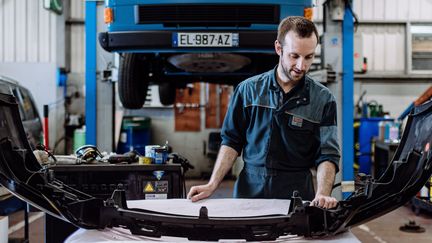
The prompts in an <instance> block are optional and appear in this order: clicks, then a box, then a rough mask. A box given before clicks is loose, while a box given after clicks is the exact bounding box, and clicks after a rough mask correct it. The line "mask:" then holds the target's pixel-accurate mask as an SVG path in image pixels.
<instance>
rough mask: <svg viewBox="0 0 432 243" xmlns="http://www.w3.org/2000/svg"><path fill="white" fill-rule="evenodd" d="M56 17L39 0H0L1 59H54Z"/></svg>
mask: <svg viewBox="0 0 432 243" xmlns="http://www.w3.org/2000/svg"><path fill="white" fill-rule="evenodd" d="M79 2H81V1H79ZM56 19H57V15H56V14H54V13H51V12H49V11H47V10H45V9H44V8H43V1H42V0H0V21H1V22H0V62H56V59H57V58H56V56H57V55H56V54H55V51H56V50H55V48H56V44H57V43H56V38H55V35H56V32H57V29H56V27H57V24H56Z"/></svg>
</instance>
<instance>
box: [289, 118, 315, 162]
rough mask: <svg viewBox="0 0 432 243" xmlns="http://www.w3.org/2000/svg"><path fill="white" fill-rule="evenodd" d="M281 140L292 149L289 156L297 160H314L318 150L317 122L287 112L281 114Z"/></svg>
mask: <svg viewBox="0 0 432 243" xmlns="http://www.w3.org/2000/svg"><path fill="white" fill-rule="evenodd" d="M282 120H283V125H282V124H281V125H282V127H283V128H282V130H284V132H283V134H282V138H281V140H282V141H284V143H286V144H288V145H289V147H290V148H291V149H292V150H291V151H290V152H291V155H290V157H291V158H296V160H298V161H308V162H312V161H314V158H315V156H316V154H317V152H318V150H319V144H320V140H319V124H318V123H314V122H312V121H308V120H306V119H304V118H302V117H299V116H296V115H292V114H289V113H284V114H283V118H282Z"/></svg>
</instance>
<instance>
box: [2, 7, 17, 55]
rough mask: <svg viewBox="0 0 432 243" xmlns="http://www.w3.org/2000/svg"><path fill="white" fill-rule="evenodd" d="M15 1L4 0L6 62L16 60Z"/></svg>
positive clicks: (4, 48)
mask: <svg viewBox="0 0 432 243" xmlns="http://www.w3.org/2000/svg"><path fill="white" fill-rule="evenodd" d="M14 8H15V1H4V2H3V8H2V10H3V20H4V25H3V27H4V33H5V35H4V45H3V50H2V51H3V53H4V57H3V58H4V60H5V61H6V62H13V61H15V18H14V17H15V11H14Z"/></svg>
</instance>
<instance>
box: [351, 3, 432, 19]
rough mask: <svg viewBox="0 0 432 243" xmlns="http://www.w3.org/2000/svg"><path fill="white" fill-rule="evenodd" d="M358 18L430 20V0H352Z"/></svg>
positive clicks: (431, 4)
mask: <svg viewBox="0 0 432 243" xmlns="http://www.w3.org/2000/svg"><path fill="white" fill-rule="evenodd" d="M353 7H354V11H355V12H356V14H357V15H358V17H359V19H360V20H391V21H393V20H404V21H405V20H413V21H415V20H426V21H429V20H432V14H431V12H432V1H430V0H411V1H407V0H354V6H353Z"/></svg>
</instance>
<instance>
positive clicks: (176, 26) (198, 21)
mask: <svg viewBox="0 0 432 243" xmlns="http://www.w3.org/2000/svg"><path fill="white" fill-rule="evenodd" d="M312 6H313V3H312V0H265V1H263V0H236V1H232V0H205V1H203V0H184V1H178V0H122V1H119V0H106V1H105V7H106V8H105V12H104V14H105V15H104V20H105V23H106V24H107V31H106V32H102V33H99V43H100V45H101V46H102V47H103V48H104V49H105V50H107V51H110V52H117V53H119V54H120V65H119V72H118V73H119V76H118V87H119V96H120V100H121V102H122V104H123V106H124V107H126V108H131V109H139V108H141V107H142V106H143V104H144V102H145V99H146V95H147V90H148V86H149V84H156V85H158V86H159V98H160V101H161V103H162V104H163V105H170V104H173V102H174V101H175V96H176V88H184V87H186V85H187V84H188V83H192V82H207V83H222V84H231V85H236V84H238V83H239V82H241V81H242V80H244V79H245V78H248V77H250V76H253V75H256V74H259V73H262V72H264V71H268V70H270V69H271V68H273V67H274V66H275V65H276V64H277V62H278V56H277V55H276V54H275V51H274V41H275V40H276V36H277V28H278V24H279V22H280V21H281V20H282V19H283V18H285V17H287V16H294V15H295V16H305V17H307V18H309V19H311V18H312Z"/></svg>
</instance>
